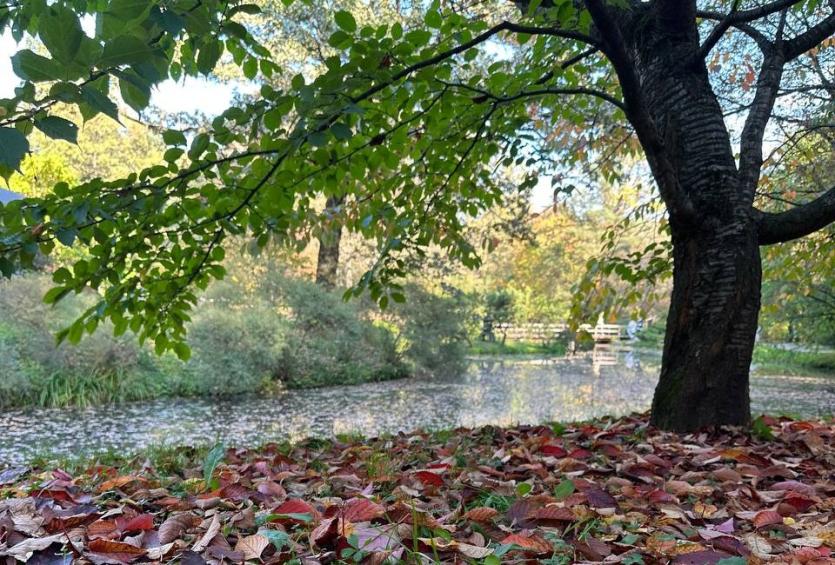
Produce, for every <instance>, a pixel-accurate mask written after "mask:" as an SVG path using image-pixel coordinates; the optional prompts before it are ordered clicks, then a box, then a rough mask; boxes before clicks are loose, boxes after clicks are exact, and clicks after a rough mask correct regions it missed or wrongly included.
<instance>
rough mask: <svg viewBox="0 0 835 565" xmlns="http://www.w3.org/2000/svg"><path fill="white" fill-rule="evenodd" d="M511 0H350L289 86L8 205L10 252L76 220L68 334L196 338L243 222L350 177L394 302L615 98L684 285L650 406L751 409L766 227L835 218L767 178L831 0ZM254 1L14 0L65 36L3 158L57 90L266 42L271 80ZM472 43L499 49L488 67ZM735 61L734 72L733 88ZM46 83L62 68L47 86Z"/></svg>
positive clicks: (17, 101) (12, 113) (271, 230)
mask: <svg viewBox="0 0 835 565" xmlns="http://www.w3.org/2000/svg"><path fill="white" fill-rule="evenodd" d="M516 4H517V6H518V7H519V8H521V9H520V10H519V11H518V12H514V13H511V12H507V11H505V9H506V8H508V4H507V3H500V4H495V6H497V8H498V9H495V10H492V11H488V12H485V11H484V10H482V8H483V6H482V5H478V6H476V8H475V9H474V10H475V11H471V12H468V11H466V10H464V11H461V10H460V9H459V8H458V7H457V6H453V7H452V8H450V9H447V10H443V11H441V10H440V9H439V7H440V5H439V3H433V4H431V5H429V6H427V7H426V8H425V10H424V15H423V23H422V25H421V26H420V27H415V28H413V29H404V27H403V26H402V25H401V24H399V23H395V24H393V25H390V26H389V25H386V24H379V25H364V26H360V25H358V23H357V20H356V18H355V17H354V16H353V15H352V14H351V13H350V12H348V11H345V10H338V11H336V12H335V13H334V14H333V16H334V21H335V23H336V24H337V26H338V27H339V30H338V31H336V32H334V33H333V34H332V35H331V36H330V37H329V39H328V43H329V45H330V46H331V47H333V48H334V49H336V50H337V51H338V55H334V56H331V57H327V58H326V60H325V65H326V67H327V71H325V72H323V73H322V74H320V75H318V76H316V77H315V78H311V77H306V76H305V75H304V74H301V73H300V74H296V75H295V76H293V77H292V79H291V80H290V86H289V88H288V89H286V90H285V89H281V90H279V89H276V88H274V87H272V86H270V85H269V84H267V83H266V82H265V83H264V84H263V86H262V88H261V92H260V94H261V97H260V98H259V99H257V100H254V101H250V102H248V103H246V104H242V105H240V106H237V107H233V108H230V109H229V110H227V111H226V112H224V113H223V114H222V115H221V116H219V117H217V118H216V119H214V120H213V121H212V124H211V128H210V129H209V130H208V131H206V132H204V133H201V134H199V135H196V136H194V137H193V138H192V139H191V140H189V139H187V138H186V136H185V135H183V133H182V132H179V131H174V130H169V131H167V132H165V135H164V139H165V141H166V143H167V144H168V145H169V149H168V150H167V151H166V153H165V163H164V164H159V165H156V166H153V167H149V168H147V169H145V170H143V171H141V172H140V173H138V174H136V175H130V176H128V177H126V178H124V179H121V180H116V181H108V182H106V181H101V180H91V181H89V182H86V183H82V184H79V185H76V186H73V187H69V186H67V185H65V184H59V185H56V187H55V189H54V191H53V193H51V194H49V195H47V196H45V197H43V198H40V199H30V200H28V201H26V202H24V203H19V204H15V203H12V204H11V205H8V206H6V207H5V209H4V210H3V212H2V235H0V246H2V252H3V263H2V264H0V267H3V271H6V272H8V271H9V270H10V267H13V263H14V262H15V261H24V262H25V261H27V260H30V259H31V257H32V255H33V254H34V251H35V250H36V249H37V248H38V246H40V247H41V248H42V249H43V250H44V251H49V249H50V246H51V245H52V243H51V242H52V240H53V239H58V240H59V241H61V242H63V243H65V244H68V243H74V242H76V241H80V242H81V243H82V244H83V245H87V246H88V247H89V249H90V253H91V255H92V258H91V259H90V260H82V261H79V262H78V263H76V264H75V266H74V268H73V269H72V270H69V269H63V270H59V271H57V272H56V273H55V283H56V287H55V288H54V289H53V290H52V291H50V293H49V294H48V295H47V300H49V301H55V300H58V299H60V298H61V297H62V296H64V295H66V294H67V293H70V292H80V291H81V290H82V289H85V288H89V287H92V288H96V289H100V290H101V292H102V300H101V302H100V303H99V304H97V305H95V306H94V307H92V308H90V310H88V311H87V312H86V313H85V314H84V316H83V317H82V318H81V319H80V320H78V321H77V322H76V323H75V324H73V325H72V326H71V327H70V328H68V329H67V331H66V332H65V333H63V334H62V335H63V336H65V337H69V338H71V339H73V340H75V339H79V338H80V337H81V335H82V334H83V333H84V332H85V331H94V330H95V328H96V327H97V326H98V325H99V324H100V323H101V321H102V320H104V319H111V320H112V321H113V323H114V326H115V328H116V331H117V332H119V331H125V330H126V329H127V328H131V329H133V330H135V331H136V332H137V333H139V334H140V336H141V337H142V338H145V339H152V340H154V342H155V344H156V348H157V350H158V351H165V350H167V349H170V348H173V349H175V350H176V351H177V352H178V353H179V354H180V355H182V356H187V355H188V350H187V348H186V347H185V345H184V344H183V341H182V339H183V335H184V332H185V323H186V321H187V319H188V315H187V311H188V310H189V308H190V307H191V306H192V305H193V304H194V303H195V301H196V291H197V289H201V288H204V287H205V286H206V285H207V284H208V283H209V282H210V280H212V279H217V278H221V277H223V275H224V270H223V267H222V266H221V262H222V260H223V257H224V250H223V249H224V242H225V241H226V240H227V238H228V237H229V236H230V235H242V234H251V236H252V237H253V238H254V239H255V241H256V243H257V244H258V245H266V244H267V243H268V242H269V241H270V240H271V239H274V238H279V239H280V238H285V237H293V235H294V234H299V233H310V232H311V231H312V229H313V228H312V226H314V225H317V224H318V222H319V220H320V214H319V211H318V209H317V207H316V204H315V203H316V202H317V198H319V197H321V196H323V195H324V196H340V195H346V196H347V195H351V196H352V198H350V199H347V198H346V203H345V210H344V216H343V218H344V219H343V227H345V228H347V229H348V230H351V231H355V232H357V233H360V234H362V235H364V236H366V237H368V238H371V239H373V240H374V241H376V244H377V250H378V254H379V257H378V259H377V261H376V262H375V264H374V265H373V266H372V268H371V269H370V270H369V271H368V272H367V273H366V274H365V275H364V276H363V277H362V278H361V279H360V280H359V281H358V283H357V285H356V287H355V288H354V289H353V292H354V293H360V292H363V291H366V290H367V291H368V292H369V294H370V296H371V297H372V298H373V299H375V300H377V301H378V302H379V304H380V305H381V306H382V307H385V306H387V305H388V303H389V302H390V301H392V300H393V301H398V302H399V301H402V300H404V296H403V293H402V287H401V286H400V285H399V284H398V281H399V280H400V279H402V277H403V276H404V275H405V273H406V270H407V268H408V266H409V265H410V264H412V263H411V260H412V259H413V258H414V257H421V256H422V255H425V253H426V249H427V248H428V247H430V246H439V247H441V248H443V249H445V250H446V251H447V254H448V257H449V258H450V259H451V260H457V261H461V262H463V263H464V264H465V265H468V266H477V265H478V262H479V259H478V255H477V249H476V248H475V247H474V246H473V245H472V244H471V243H470V241H469V240H468V239H467V237H466V235H465V233H466V225H467V222H466V218H467V217H468V216H469V217H476V216H478V215H479V214H480V213H482V212H483V211H484V210H485V209H488V208H490V207H491V206H493V205H495V204H496V203H497V202H499V201H500V200H501V199H502V197H503V191H502V189H501V185H500V182H498V181H497V179H496V175H495V171H496V170H497V169H501V168H502V167H514V166H515V167H524V166H528V167H530V168H532V170H530V171H529V173H528V176H527V178H526V179H525V180H524V181H523V183H522V187H523V188H524V187H526V186H533V185H534V184H535V183H536V182H537V173H546V174H547V173H551V172H553V169H554V168H555V167H559V161H558V160H554V159H551V160H541V159H537V154H538V153H539V152H540V151H541V150H542V144H541V143H540V142H539V141H540V139H539V138H538V136H537V132H539V131H542V128H543V127H549V126H550V127H553V128H565V124H567V123H573V124H574V125H575V126H576V127H577V128H579V129H585V128H586V127H588V124H594V123H595V122H594V120H595V119H597V118H598V117H600V116H604V117H605V118H606V119H607V120H619V121H620V122H621V123H622V124H624V125H625V126H626V127H628V128H630V130H631V131H632V132H633V134H634V136H635V138H636V139H637V141H638V142H639V143H640V147H641V148H642V151H643V153H644V155H645V157H646V162H647V167H648V169H649V171H650V172H651V174H652V177H653V178H654V181H655V184H656V186H657V190H658V193H659V195H660V197H661V199H662V200H663V203H664V206H665V208H666V211H667V215H668V222H669V230H670V233H671V241H672V248H673V250H672V255H673V265H674V276H673V291H672V298H671V307H670V314H669V316H668V324H667V336H666V340H665V346H664V357H663V366H662V371H661V377H660V382H659V385H658V389H657V391H656V396H655V400H654V403H653V415H652V418H653V422H654V423H655V424H657V425H659V426H662V427H664V428H667V429H676V430H690V429H695V428H698V427H701V426H703V425H708V424H744V423H747V422H748V420H749V418H750V414H749V400H748V370H749V365H750V361H751V353H752V349H753V344H754V337H755V333H756V328H757V317H758V313H759V307H760V286H761V263H760V246H762V245H771V244H776V243H781V242H785V241H790V240H793V239H797V238H800V237H803V236H806V235H809V234H811V233H813V232H815V231H817V230H819V229H821V228H823V227H825V226H826V225H828V224H829V223H831V222H832V221H833V220H835V189H829V187H827V186H818V187H815V194H810V195H809V196H810V198H811V199H810V201H809V202H808V203H806V204H803V205H800V206H796V207H793V208H792V209H789V210H784V211H776V210H775V211H771V210H768V209H762V208H758V207H756V206H757V205H758V203H757V202H756V201H755V200H756V193H757V187H758V186H759V184H760V182H761V177H762V173H763V166H764V158H763V143H764V139H765V136H766V133H767V132H769V133H770V132H771V130H770V129H769V123H770V118H771V116H772V114H774V113H775V111H778V110H779V109H780V108H786V109H787V110H788V111H789V112H791V109H792V108H803V110H802V111H803V112H804V113H808V112H818V111H819V110H820V108H821V106H822V105H823V103H821V102H815V99H814V97H813V96H809V94H810V93H814V92H815V91H816V90H817V89H820V88H825V85H824V86H822V85H821V84H819V83H816V82H814V81H812V80H810V79H809V78H808V77H809V75H808V73H807V72H806V70H805V69H804V68H803V66H802V61H803V60H804V58H805V57H806V56H807V54H808V53H810V52H812V51H814V52H815V54H816V55H817V56H818V57H819V61H820V67H821V69H822V72H823V75H824V76H825V77H827V76H830V75H831V70H832V65H831V64H830V62H829V59H830V58H831V55H832V52H831V46H829V45H828V44H827V43H826V40H827V38H828V37H829V36H830V35H831V34H832V33H833V31H835V7H833V6H832V5H831V4H824V3H821V2H819V1H817V0H808V1H804V0H774V1H771V2H735V3H734V4H733V5H732V6H731V8H730V10H728V11H722V10H721V9H722V7H723V3H714V2H699V3H697V2H696V1H695V0H689V1H686V2H682V1H671V0H655V1H653V2H611V3H608V2H604V1H603V0H584V1H583V2H580V3H576V2H574V1H573V0H566V1H553V0H552V1H542V2H537V1H532V2H517V3H516ZM490 5H493V4H490ZM488 6H489V5H488ZM503 8H504V9H503ZM256 10H257V7H253V6H252V5H249V4H241V5H234V6H233V7H232V8H231V9H227V6H226V5H225V4H224V5H220V4H216V3H212V2H210V1H206V2H202V3H201V4H200V6H198V7H197V8H195V7H194V6H193V5H192V4H189V3H185V2H184V3H177V2H175V3H173V4H170V3H165V4H157V3H155V2H153V1H150V0H149V2H148V4H147V5H145V4H142V3H139V4H137V3H135V2H132V3H130V4H129V6H125V5H123V4H121V0H113V2H111V3H108V4H107V6H105V7H103V8H101V7H99V5H98V4H95V5H93V4H90V5H88V6H85V7H84V9H79V8H78V6H76V5H75V4H73V5H72V8H70V7H69V5H64V4H63V3H61V2H58V3H55V4H51V5H49V6H45V5H43V4H41V3H38V2H29V1H24V2H22V3H21V4H13V5H11V6H7V7H5V8H4V9H3V12H0V22H3V24H5V25H10V26H11V27H12V29H13V30H14V31H15V32H16V33H18V34H19V35H21V34H22V33H23V32H24V31H28V32H30V33H32V34H37V36H38V38H39V39H40V40H41V41H42V42H43V43H44V45H45V47H46V49H47V50H48V51H49V53H50V57H43V56H41V55H38V54H36V53H34V52H33V51H30V50H23V51H21V52H19V53H18V54H16V55H15V57H14V65H15V69H16V72H17V73H18V75H19V76H20V77H21V78H22V79H24V80H25V83H24V85H23V86H22V87H21V88H20V89H19V90H18V92H17V94H16V96H15V97H14V98H13V99H11V100H7V101H3V102H2V107H3V109H4V114H5V117H4V118H2V121H0V126H2V128H0V145H2V146H3V147H4V149H5V151H4V152H3V154H2V165H4V166H5V167H7V169H13V168H15V167H16V166H17V165H18V163H19V161H20V159H21V158H22V156H23V154H24V153H25V152H26V149H27V141H26V137H25V134H26V133H27V130H28V129H29V128H30V126H32V125H34V127H37V128H39V129H41V130H42V131H44V132H45V133H47V134H52V135H53V136H55V137H61V138H65V139H67V138H71V139H72V138H74V137H75V126H74V125H73V124H71V123H69V122H67V121H66V120H63V118H61V117H59V116H56V115H54V114H51V113H50V110H51V109H52V107H53V106H54V104H55V102H56V101H58V100H60V101H62V102H69V103H75V104H78V105H79V106H80V107H81V109H82V114H84V113H85V111H86V112H88V113H89V112H91V111H93V112H105V113H107V112H109V111H111V110H112V107H111V106H110V105H109V104H112V102H110V101H109V100H108V99H107V96H106V95H107V94H109V89H108V88H107V86H108V85H107V84H106V83H105V82H104V79H106V78H108V77H114V78H116V79H117V80H118V83H119V87H120V91H121V94H122V96H123V97H124V98H125V99H126V101H127V102H128V103H129V104H131V105H132V106H135V107H136V108H137V109H140V108H141V107H142V106H143V105H145V104H147V92H148V89H149V87H150V85H152V84H155V83H157V82H159V81H160V80H162V79H163V78H165V77H166V76H174V77H175V78H176V77H179V76H180V75H181V74H182V73H183V72H191V73H196V72H209V71H210V70H211V69H212V68H213V67H214V65H215V63H216V62H217V60H218V59H219V57H220V56H221V54H222V52H223V51H224V49H229V50H230V51H231V52H232V54H233V56H234V59H235V61H236V63H238V64H240V65H242V67H245V68H249V69H250V74H251V75H252V71H251V69H252V68H253V66H255V67H256V74H254V75H253V79H257V78H258V77H260V76H261V75H264V77H265V78H269V76H272V75H273V74H275V73H276V72H279V69H278V66H277V65H276V64H275V63H274V62H273V61H271V59H270V53H269V50H267V49H264V48H263V47H262V46H261V45H260V44H259V43H258V41H257V40H256V39H255V38H254V36H253V35H252V34H251V33H250V32H249V31H248V30H247V29H246V28H245V27H244V26H242V25H241V24H240V23H239V22H236V21H234V17H235V16H236V15H238V14H241V13H247V12H252V11H256ZM479 10H481V11H479ZM77 12H89V13H97V16H98V17H99V18H100V20H101V21H102V23H103V25H102V26H99V27H98V28H97V34H96V37H94V38H91V37H89V36H86V35H83V34H81V32H80V24H79V19H78V14H77ZM502 18H505V19H502ZM56 24H60V25H56ZM740 46H742V47H740ZM506 51H511V52H512V53H513V54H514V55H513V56H511V57H505V56H503V53H505V52H506ZM236 52H237V53H236ZM717 55H718V56H719V63H721V64H716V65H715V66H714V62H715V61H716V57H717ZM480 57H482V58H485V57H486V58H489V59H490V60H491V61H492V62H491V63H490V64H489V66H488V67H487V72H486V73H484V72H481V71H482V69H483V65H481V64H480V63H479V62H478V60H479V58H480ZM91 69H92V74H90V70H91ZM728 76H733V77H735V78H736V77H739V78H738V79H737V84H739V85H740V87H739V88H734V89H728V88H725V87H722V86H721V84H720V83H724V84H729V83H731V81H730V80H726V79H727V78H728ZM100 80H101V81H102V82H97V81H100ZM36 82H37V83H46V84H45V85H43V87H42V88H38V89H36V88H35V86H34V83H36ZM93 83H95V84H96V85H100V86H99V87H97V88H96V87H94V86H93V85H92V84H93ZM746 84H747V89H746V88H745V85H746ZM797 85H800V86H802V88H801V87H798V86H797ZM47 86H48V87H49V88H48V91H47V89H46V87H47ZM93 91H95V92H93ZM787 91H790V92H791V96H789V95H785V96H784V93H785V92H787ZM43 92H47V93H46V94H43ZM728 97H730V98H731V100H730V102H727V101H726V100H725V99H726V98H728ZM794 97H801V98H804V100H811V101H810V102H809V103H808V104H806V105H799V104H797V103H795V102H794V100H793V98H794ZM733 103H737V104H738V105H740V106H741V107H744V108H745V109H746V111H745V112H743V114H741V116H742V115H744V119H743V118H742V117H741V116H740V118H739V120H738V122H737V123H738V124H740V125H741V128H740V131H737V130H736V128H734V127H731V126H733V125H734V124H733V123H729V122H726V119H725V113H726V108H727V107H728V105H729V104H733ZM546 110H547V111H546ZM60 120H63V121H60ZM565 131H568V132H570V131H571V129H570V128H568V129H565ZM737 143H738V149H737V148H736V147H737Z"/></svg>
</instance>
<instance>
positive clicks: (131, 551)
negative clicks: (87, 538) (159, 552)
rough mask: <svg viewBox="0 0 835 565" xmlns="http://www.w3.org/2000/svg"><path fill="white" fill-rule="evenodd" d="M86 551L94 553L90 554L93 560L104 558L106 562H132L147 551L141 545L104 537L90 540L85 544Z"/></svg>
mask: <svg viewBox="0 0 835 565" xmlns="http://www.w3.org/2000/svg"><path fill="white" fill-rule="evenodd" d="M87 551H88V552H89V553H92V554H94V555H92V556H91V557H92V558H93V559H94V560H95V559H96V558H105V559H107V560H108V561H107V562H113V561H115V562H117V563H132V562H134V561H136V560H137V559H139V558H140V557H143V556H144V555H145V554H146V553H147V551H146V550H144V549H142V548H141V547H136V546H135V545H131V544H129V543H124V542H121V541H113V540H105V539H96V540H93V541H91V542H90V543H89V544H87ZM99 562H104V561H99Z"/></svg>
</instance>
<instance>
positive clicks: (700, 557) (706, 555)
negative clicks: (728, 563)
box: [673, 549, 733, 565]
mask: <svg viewBox="0 0 835 565" xmlns="http://www.w3.org/2000/svg"><path fill="white" fill-rule="evenodd" d="M729 557H733V555H731V554H730V553H725V552H724V551H711V550H709V549H708V550H704V551H693V552H690V553H685V554H683V555H677V556H676V558H675V559H673V565H715V564H716V563H719V561H720V560H722V559H727V558H729Z"/></svg>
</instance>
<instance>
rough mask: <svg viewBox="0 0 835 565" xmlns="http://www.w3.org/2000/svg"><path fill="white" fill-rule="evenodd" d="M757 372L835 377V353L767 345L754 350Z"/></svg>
mask: <svg viewBox="0 0 835 565" xmlns="http://www.w3.org/2000/svg"><path fill="white" fill-rule="evenodd" d="M754 363H755V364H756V365H757V369H758V370H759V371H765V372H769V373H773V372H779V373H784V374H788V375H808V374H810V373H811V374H823V375H829V376H833V377H835V351H790V350H787V349H780V348H777V347H770V346H767V345H758V346H757V347H756V348H755V349H754Z"/></svg>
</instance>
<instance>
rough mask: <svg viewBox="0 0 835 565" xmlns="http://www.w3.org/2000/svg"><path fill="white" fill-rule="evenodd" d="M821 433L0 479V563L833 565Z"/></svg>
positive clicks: (629, 429) (644, 431)
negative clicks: (780, 564) (782, 564)
mask: <svg viewBox="0 0 835 565" xmlns="http://www.w3.org/2000/svg"><path fill="white" fill-rule="evenodd" d="M833 470H835V423H833V422H831V421H830V422H814V421H811V422H808V421H795V420H790V419H787V418H780V419H776V418H768V417H765V418H761V419H758V420H757V421H756V422H755V424H754V426H753V428H752V429H751V430H742V429H735V428H734V429H730V428H723V429H718V430H714V431H711V432H704V433H698V434H687V435H681V434H672V433H664V432H660V431H658V430H655V429H653V428H652V427H650V426H649V425H648V422H647V418H646V416H645V415H639V416H632V417H626V418H621V419H612V418H604V419H600V420H596V421H594V422H589V423H584V424H576V425H569V426H563V425H559V424H554V425H549V426H520V427H513V428H497V427H485V428H479V429H457V430H453V431H446V432H435V433H425V432H415V433H411V434H399V435H397V436H392V437H387V438H378V439H372V440H363V439H360V438H355V439H351V438H341V439H339V440H332V441H324V440H308V441H306V442H302V443H299V444H295V445H289V444H282V445H279V444H272V445H266V446H263V447H261V448H258V449H232V448H229V449H227V448H224V447H222V446H216V447H215V448H214V449H212V450H211V451H196V450H190V449H179V450H176V451H168V452H164V453H162V452H158V453H155V454H153V456H150V457H149V456H142V457H135V458H132V459H125V460H122V461H98V462H95V463H91V462H89V461H88V462H87V463H86V464H85V465H76V466H74V467H65V468H63V469H56V468H18V469H6V470H5V471H0V562H3V560H4V559H5V561H6V562H8V563H13V562H15V560H17V561H21V562H22V561H27V560H28V562H30V563H50V564H58V563H85V562H92V563H131V562H147V561H162V562H168V561H174V560H179V562H181V563H184V564H197V563H207V562H208V563H220V562H227V563H229V562H232V563H241V562H245V561H251V562H267V563H287V562H292V563H299V564H301V563H305V564H312V563H360V562H363V563H383V562H409V563H428V562H442V563H464V562H475V563H485V564H497V563H529V562H540V563H548V564H561V563H565V564H567V563H578V562H608V563H624V564H641V563H643V564H650V563H675V564H694V565H698V564H714V563H718V564H720V565H741V564H744V563H762V562H786V563H801V564H810V565H812V564H819V563H821V564H822V563H833V562H835V560H833V558H832V555H833V554H834V553H833V552H835V483H834V482H833V479H834V478H835V477H833Z"/></svg>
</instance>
